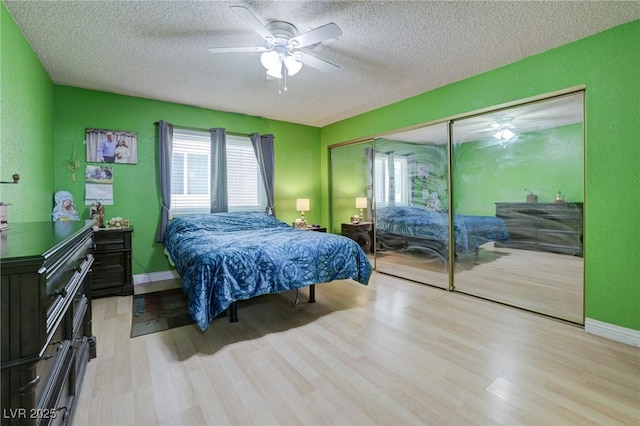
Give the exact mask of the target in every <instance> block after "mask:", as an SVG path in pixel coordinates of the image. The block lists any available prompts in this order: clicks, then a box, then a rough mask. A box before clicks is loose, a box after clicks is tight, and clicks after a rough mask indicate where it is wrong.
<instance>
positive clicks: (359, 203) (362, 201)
mask: <svg viewBox="0 0 640 426" xmlns="http://www.w3.org/2000/svg"><path fill="white" fill-rule="evenodd" d="M356 208H357V209H366V208H367V197H356Z"/></svg>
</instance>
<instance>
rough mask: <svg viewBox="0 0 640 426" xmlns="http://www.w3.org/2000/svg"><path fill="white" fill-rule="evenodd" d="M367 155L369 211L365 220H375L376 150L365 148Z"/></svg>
mask: <svg viewBox="0 0 640 426" xmlns="http://www.w3.org/2000/svg"><path fill="white" fill-rule="evenodd" d="M364 154H365V157H366V158H367V167H366V169H367V170H366V173H367V174H366V180H367V213H366V218H365V222H372V221H373V217H372V216H373V215H372V211H373V199H374V198H375V192H374V191H373V181H374V179H373V178H374V170H373V164H374V161H375V152H374V150H373V148H368V147H367V148H365V149H364Z"/></svg>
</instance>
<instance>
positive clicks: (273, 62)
mask: <svg viewBox="0 0 640 426" xmlns="http://www.w3.org/2000/svg"><path fill="white" fill-rule="evenodd" d="M260 63H262V66H263V67H265V68H266V69H268V70H270V69H272V68H276V67H280V55H278V52H276V51H274V50H272V51H270V52H264V53H263V54H262V55H260Z"/></svg>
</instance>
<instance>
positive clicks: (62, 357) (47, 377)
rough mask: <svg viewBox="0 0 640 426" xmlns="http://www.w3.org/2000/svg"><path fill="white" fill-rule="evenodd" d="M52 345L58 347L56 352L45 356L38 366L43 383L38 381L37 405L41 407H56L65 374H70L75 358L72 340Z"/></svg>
mask: <svg viewBox="0 0 640 426" xmlns="http://www.w3.org/2000/svg"><path fill="white" fill-rule="evenodd" d="M52 346H53V347H57V349H56V348H54V350H55V352H54V353H52V354H51V355H49V356H50V357H49V358H46V357H43V359H42V360H41V361H40V362H39V363H38V365H37V366H36V370H37V372H38V376H39V377H40V380H41V381H42V382H43V383H42V385H40V383H38V387H37V391H36V392H37V393H36V395H37V398H38V400H37V401H38V402H37V407H38V408H40V409H50V408H55V407H54V405H55V403H56V402H57V395H59V392H60V387H61V386H62V383H63V381H64V380H65V379H66V377H65V376H68V375H69V371H70V368H71V362H72V358H73V348H72V346H71V341H69V340H64V341H62V342H61V343H57V342H56V343H54V344H53V345H52ZM49 361H52V362H49Z"/></svg>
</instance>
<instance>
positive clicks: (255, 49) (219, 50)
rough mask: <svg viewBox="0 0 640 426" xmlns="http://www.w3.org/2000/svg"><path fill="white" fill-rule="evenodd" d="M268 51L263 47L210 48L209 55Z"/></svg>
mask: <svg viewBox="0 0 640 426" xmlns="http://www.w3.org/2000/svg"><path fill="white" fill-rule="evenodd" d="M268 50H269V49H268V48H266V47H264V46H257V47H212V48H210V49H209V52H211V53H244V52H266V51H268Z"/></svg>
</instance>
